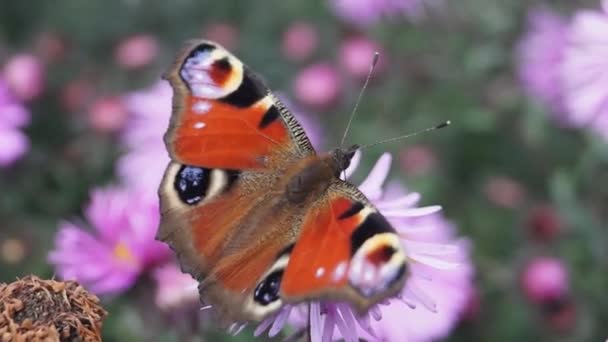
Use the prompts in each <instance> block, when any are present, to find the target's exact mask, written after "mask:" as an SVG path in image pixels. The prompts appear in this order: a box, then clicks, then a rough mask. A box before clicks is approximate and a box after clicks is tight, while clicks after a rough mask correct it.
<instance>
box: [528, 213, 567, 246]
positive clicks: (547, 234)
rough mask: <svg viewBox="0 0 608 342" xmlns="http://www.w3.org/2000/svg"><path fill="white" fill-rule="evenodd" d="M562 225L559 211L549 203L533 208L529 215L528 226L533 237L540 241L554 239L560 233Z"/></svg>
mask: <svg viewBox="0 0 608 342" xmlns="http://www.w3.org/2000/svg"><path fill="white" fill-rule="evenodd" d="M561 225H562V222H561V219H560V217H559V213H558V212H557V210H556V209H555V208H554V207H552V206H549V205H542V206H537V207H534V208H532V211H531V212H530V214H529V216H528V224H527V228H528V229H529V231H530V235H531V237H532V238H533V239H535V240H538V241H550V240H553V239H554V238H555V237H557V235H558V234H559V232H560V230H561Z"/></svg>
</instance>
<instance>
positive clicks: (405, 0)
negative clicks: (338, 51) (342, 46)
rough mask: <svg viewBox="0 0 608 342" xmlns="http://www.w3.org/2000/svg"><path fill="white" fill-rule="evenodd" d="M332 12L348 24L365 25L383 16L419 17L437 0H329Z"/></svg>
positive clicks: (438, 3)
mask: <svg viewBox="0 0 608 342" xmlns="http://www.w3.org/2000/svg"><path fill="white" fill-rule="evenodd" d="M329 2H330V6H331V8H332V9H333V11H334V13H335V14H336V15H337V16H338V17H340V18H342V19H343V20H345V21H347V22H348V23H350V24H353V25H358V26H367V25H371V24H374V23H376V22H378V21H380V19H382V18H385V17H397V16H406V17H409V18H419V17H421V16H422V15H423V14H424V11H425V7H427V6H429V5H430V6H436V5H440V4H441V2H442V1H439V0H329Z"/></svg>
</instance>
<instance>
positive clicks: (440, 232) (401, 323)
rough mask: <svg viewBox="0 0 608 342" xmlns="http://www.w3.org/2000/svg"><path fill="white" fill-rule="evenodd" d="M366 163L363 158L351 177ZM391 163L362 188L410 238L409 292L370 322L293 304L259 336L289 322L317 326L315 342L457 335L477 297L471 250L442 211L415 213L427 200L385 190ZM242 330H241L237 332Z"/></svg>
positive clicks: (339, 308) (339, 309) (347, 312)
mask: <svg viewBox="0 0 608 342" xmlns="http://www.w3.org/2000/svg"><path fill="white" fill-rule="evenodd" d="M359 159H360V154H359V153H357V154H356V155H355V158H353V161H352V164H351V167H350V168H349V169H348V170H347V171H346V174H347V177H348V176H350V175H351V174H352V173H353V171H354V170H355V169H356V167H357V164H358V162H359ZM390 164H391V156H390V155H389V154H384V155H383V156H382V157H381V158H380V160H379V161H378V162H377V163H376V165H375V166H374V168H373V169H372V171H371V172H370V174H369V175H368V177H367V179H366V180H365V181H363V183H362V184H361V185H360V186H359V188H360V189H361V191H363V193H365V195H366V196H367V197H368V198H369V199H370V200H371V201H373V202H374V203H375V205H376V206H377V207H378V209H379V210H380V212H381V213H382V214H383V215H384V216H386V217H387V218H388V219H389V221H390V222H391V223H392V224H393V226H394V227H395V229H397V231H398V233H399V234H400V236H401V237H402V242H403V245H404V248H405V250H406V253H407V254H408V257H409V259H410V261H409V265H410V267H411V272H412V274H411V277H410V278H409V279H408V280H407V282H406V285H405V287H404V289H403V291H402V292H401V293H400V294H399V295H398V296H397V297H395V298H393V299H389V300H386V301H385V302H383V303H381V304H379V305H376V306H374V307H372V309H371V310H370V311H369V313H367V314H366V315H363V316H357V315H356V314H355V313H354V312H353V311H352V310H351V309H350V307H349V306H348V305H347V304H345V303H330V302H320V303H319V302H312V303H306V304H301V305H297V306H289V305H288V306H285V307H284V308H283V309H282V310H281V311H280V312H279V313H278V314H277V315H276V316H273V317H270V318H268V319H266V320H265V321H263V322H262V323H261V324H260V325H259V326H258V327H257V329H256V331H255V335H256V336H258V335H261V334H262V333H264V332H265V331H266V330H269V331H268V334H269V335H270V336H274V335H276V334H278V333H279V332H280V331H281V329H282V328H283V326H284V325H285V324H286V323H287V322H291V323H292V324H294V325H296V326H305V325H306V324H307V323H308V322H309V323H310V324H309V325H308V326H307V329H310V336H311V340H312V341H331V340H334V339H340V338H343V339H344V340H345V341H357V340H358V339H359V338H363V339H366V340H370V341H374V340H378V341H380V340H382V341H430V340H436V339H440V338H443V337H445V336H446V335H447V334H448V333H449V332H450V330H451V329H452V327H453V326H454V324H455V323H456V322H457V321H458V319H459V317H460V315H461V313H462V312H463V310H464V309H465V308H466V305H467V302H468V299H469V296H470V295H471V294H472V292H473V285H472V274H473V268H472V265H471V262H470V260H469V252H468V246H467V243H466V241H464V240H457V239H454V227H453V226H452V225H451V224H450V223H448V222H447V221H446V220H445V219H444V218H443V217H442V216H441V215H440V214H439V213H438V211H439V210H440V209H441V208H440V207H439V206H428V207H415V205H416V203H417V202H418V201H419V199H420V195H419V194H417V193H407V192H406V191H405V190H404V189H403V188H402V187H401V186H399V185H396V184H390V185H389V186H388V187H387V189H386V190H383V188H382V185H383V183H384V181H385V179H386V177H387V175H388V172H389V169H390ZM240 328H241V327H240V326H238V325H236V326H234V327H233V332H238V331H239V330H240Z"/></svg>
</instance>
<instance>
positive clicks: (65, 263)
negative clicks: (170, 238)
mask: <svg viewBox="0 0 608 342" xmlns="http://www.w3.org/2000/svg"><path fill="white" fill-rule="evenodd" d="M85 217H86V219H87V221H88V224H85V223H74V222H63V223H61V224H60V226H59V232H58V233H57V236H56V239H55V249H54V250H52V251H51V252H50V253H49V256H48V259H49V262H50V263H51V264H53V265H54V266H55V270H56V272H57V274H58V275H59V276H60V277H61V278H62V279H70V280H77V281H79V282H80V283H82V284H83V285H85V286H86V287H88V288H89V289H90V290H91V291H93V292H96V293H98V294H105V293H120V292H123V291H125V290H127V289H129V288H130V287H131V286H132V285H133V284H134V283H135V281H136V280H137V278H138V277H139V275H140V274H141V273H142V272H143V271H144V270H145V269H146V268H147V267H150V266H153V265H156V264H158V263H160V262H163V261H166V260H167V258H168V257H169V255H170V253H169V252H170V251H169V250H168V248H167V246H166V245H165V244H163V243H160V242H158V241H156V240H154V236H155V234H156V229H157V228H158V221H159V211H158V203H157V201H156V200H154V199H150V198H149V197H148V196H141V195H140V194H139V193H137V192H133V191H129V190H124V189H118V188H112V187H111V188H105V189H98V190H95V191H93V192H92V193H91V202H90V203H89V205H88V206H87V208H86V209H85ZM85 226H90V227H91V228H92V229H91V230H90V231H87V229H86V228H84V227H85Z"/></svg>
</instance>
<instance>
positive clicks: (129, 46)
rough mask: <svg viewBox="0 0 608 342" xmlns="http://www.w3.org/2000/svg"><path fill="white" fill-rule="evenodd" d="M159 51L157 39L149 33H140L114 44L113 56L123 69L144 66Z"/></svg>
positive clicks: (152, 59)
mask: <svg viewBox="0 0 608 342" xmlns="http://www.w3.org/2000/svg"><path fill="white" fill-rule="evenodd" d="M158 52H159V46H158V40H157V39H156V37H154V36H153V35H151V34H148V33H142V34H136V35H133V36H130V37H128V38H126V39H124V40H122V41H121V42H120V43H118V45H117V46H116V50H115V51H114V58H115V60H116V63H117V64H118V65H120V66H121V67H123V68H125V69H136V68H141V67H144V66H146V65H148V64H150V63H152V61H154V59H155V58H156V56H157V55H158Z"/></svg>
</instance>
